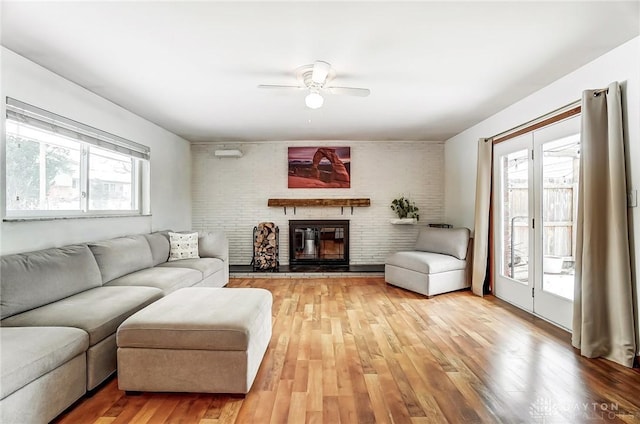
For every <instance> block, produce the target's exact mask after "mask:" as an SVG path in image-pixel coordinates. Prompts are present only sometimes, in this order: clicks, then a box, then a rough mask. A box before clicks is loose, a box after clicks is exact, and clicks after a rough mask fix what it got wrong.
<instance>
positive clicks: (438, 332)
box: [56, 277, 640, 424]
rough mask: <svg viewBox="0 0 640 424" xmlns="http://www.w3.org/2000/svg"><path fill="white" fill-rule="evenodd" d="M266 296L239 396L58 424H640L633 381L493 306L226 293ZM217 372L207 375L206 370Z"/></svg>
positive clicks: (140, 405)
mask: <svg viewBox="0 0 640 424" xmlns="http://www.w3.org/2000/svg"><path fill="white" fill-rule="evenodd" d="M229 287H263V288H266V289H269V290H270V291H271V292H272V293H273V295H274V306H273V337H272V339H271V343H270V345H269V349H268V351H267V354H266V356H265V358H264V360H263V362H262V365H261V367H260V371H259V373H258V376H257V378H256V380H255V382H254V384H253V387H252V389H251V392H250V393H249V394H248V395H247V396H246V397H244V398H243V397H242V396H229V395H209V394H172V393H169V394H166V393H143V394H142V395H140V396H126V395H125V394H124V392H121V391H119V390H118V388H117V380H116V379H112V380H110V381H109V382H107V384H105V385H104V387H102V388H101V389H100V390H99V391H98V393H96V394H95V395H94V396H93V397H90V398H84V399H83V400H81V401H80V402H79V403H78V404H77V405H76V406H75V407H74V408H73V409H71V410H70V411H68V412H67V413H66V414H63V415H62V416H60V417H59V418H58V420H57V421H56V422H58V423H61V424H62V423H65V424H66V423H73V424H77V423H96V424H120V423H200V424H214V423H259V424H261V423H296V424H297V423H330V424H336V423H415V424H422V423H536V422H538V423H590V422H593V423H598V422H620V423H621V422H626V423H638V422H640V396H639V395H638V393H640V373H638V371H637V370H630V369H626V368H624V367H621V366H618V365H616V364H613V363H611V362H608V361H605V360H588V359H585V358H582V357H580V356H579V355H578V354H577V352H576V351H575V350H574V349H573V348H572V347H571V346H570V341H569V340H570V337H569V334H568V333H566V332H564V331H562V330H560V329H558V328H556V327H554V326H552V325H550V324H548V323H546V322H544V321H542V320H540V319H537V318H535V317H532V316H530V315H528V314H526V313H524V312H521V311H519V310H518V309H516V308H513V307H512V306H510V305H508V304H506V303H504V302H502V301H500V300H497V299H495V298H493V297H491V296H490V297H488V298H484V299H481V298H478V297H475V296H472V295H471V294H470V293H469V292H457V293H450V294H445V295H440V296H436V297H434V298H432V299H425V298H424V297H422V296H420V295H417V294H414V293H411V292H408V291H405V290H402V289H399V288H395V287H393V286H388V285H386V284H385V283H384V280H383V279H382V278H380V277H375V278H331V279H232V280H231V281H230V283H229ZM212 365H213V366H215V364H212Z"/></svg>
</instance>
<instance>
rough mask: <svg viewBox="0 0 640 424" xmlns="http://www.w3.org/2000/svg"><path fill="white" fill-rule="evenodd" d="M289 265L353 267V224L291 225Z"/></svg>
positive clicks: (319, 222) (295, 222)
mask: <svg viewBox="0 0 640 424" xmlns="http://www.w3.org/2000/svg"><path fill="white" fill-rule="evenodd" d="M289 264H290V265H321V266H323V265H326V266H332V267H334V266H349V220H342V219H341V220H325V219H321V220H291V221H289Z"/></svg>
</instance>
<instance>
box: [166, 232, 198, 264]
mask: <svg viewBox="0 0 640 424" xmlns="http://www.w3.org/2000/svg"><path fill="white" fill-rule="evenodd" d="M169 244H170V245H171V250H170V251H169V262H170V261H178V260H180V259H190V258H199V257H200V256H198V233H188V234H182V233H171V232H170V233H169Z"/></svg>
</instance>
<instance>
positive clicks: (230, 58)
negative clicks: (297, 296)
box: [1, 0, 640, 141]
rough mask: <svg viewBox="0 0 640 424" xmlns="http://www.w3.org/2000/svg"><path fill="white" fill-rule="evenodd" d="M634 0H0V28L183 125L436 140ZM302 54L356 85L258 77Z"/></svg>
mask: <svg viewBox="0 0 640 424" xmlns="http://www.w3.org/2000/svg"><path fill="white" fill-rule="evenodd" d="M639 6H640V2H639V1H632V2H614V1H601V2H598V1H586V2H578V1H571V2H562V3H560V2H552V1H543V2H504V1H502V2H481V1H471V2H456V1H448V2H445V1H442V2H406V3H405V2H402V3H401V2H392V1H388V2H344V1H339V2H326V1H325V2H271V1H261V2H251V3H250V2H212V1H208V2H207V1H200V2H184V1H156V2H154V1H139V2H136V1H125V2H109V1H91V2H89V1H70V2H62V1H46V2H28V1H7V0H2V11H1V19H2V22H1V23H2V33H1V36H2V39H1V40H2V44H3V45H4V46H5V47H7V48H9V49H10V50H13V51H15V52H17V53H19V54H20V55H22V56H25V57H27V58H29V59H31V60H33V61H34V62H36V63H38V64H40V65H42V66H44V67H46V68H48V69H50V70H51V71H53V72H55V73H57V74H60V75H62V76H63V77H65V78H67V79H69V80H71V81H74V82H76V83H78V84H80V85H81V86H84V87H86V88H87V89H89V90H91V91H93V92H94V93H97V94H99V95H100V96H102V97H105V98H107V99H109V100H111V101H113V102H114V103H117V104H119V105H121V106H123V107H125V108H126V109H128V110H130V111H132V112H134V113H136V114H138V115H140V116H142V117H145V118H147V119H148V120H150V121H152V122H155V123H157V124H158V125H160V126H162V127H164V128H166V129H168V130H170V131H172V132H174V133H176V134H178V135H181V136H183V137H184V138H186V139H188V140H191V141H235V140H238V141H253V140H446V139H448V138H450V137H451V136H453V135H455V134H457V133H459V132H460V131H463V130H464V129H466V128H468V127H470V126H472V125H473V124H475V123H477V122H479V121H481V120H483V119H484V118H487V117H488V116H491V115H492V114H494V113H496V112H498V111H500V110H501V109H503V108H505V107H506V106H508V105H510V104H512V103H514V102H515V101H517V100H519V99H522V98H523V97H525V96H527V95H528V94H530V93H532V92H534V91H536V90H538V89H540V88H542V87H544V86H546V85H548V84H549V83H551V82H552V81H554V80H556V79H558V78H559V77H561V76H563V75H566V74H567V73H569V72H571V71H573V70H575V69H577V68H579V67H580V66H582V65H584V64H586V63H588V62H589V61H591V60H593V59H595V58H596V57H598V56H600V55H602V54H603V53H605V52H607V51H609V50H611V49H612V48H614V47H616V46H618V45H620V44H622V43H623V42H625V41H627V40H629V39H631V38H633V37H635V36H637V35H638V34H639V33H640V21H639V15H640V7H639ZM315 60H324V61H327V62H329V63H331V64H332V66H333V68H334V69H335V70H336V72H337V77H336V79H335V80H334V85H338V86H354V87H366V88H369V89H371V95H370V96H369V97H366V98H361V97H347V96H337V95H328V96H327V97H326V98H325V104H324V106H323V107H322V108H321V109H317V110H310V109H308V108H306V107H305V104H304V96H305V93H304V92H302V91H300V92H298V91H292V92H288V91H286V92H279V91H276V90H260V89H258V88H257V85H258V84H285V85H287V84H295V83H296V82H297V81H296V80H295V69H296V68H297V67H299V66H301V65H305V64H309V63H313V62H314V61H315ZM577 97H579V94H578V93H576V98H577ZM558 106H562V105H558Z"/></svg>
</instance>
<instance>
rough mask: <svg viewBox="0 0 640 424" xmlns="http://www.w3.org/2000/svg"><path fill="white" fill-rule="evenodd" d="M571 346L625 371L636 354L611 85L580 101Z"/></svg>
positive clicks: (617, 101) (617, 98)
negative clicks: (615, 364) (619, 366)
mask: <svg viewBox="0 0 640 424" xmlns="http://www.w3.org/2000/svg"><path fill="white" fill-rule="evenodd" d="M580 151H581V153H580V181H579V185H578V222H577V240H576V241H577V246H576V280H575V281H576V282H575V284H576V285H575V298H574V304H573V335H572V343H573V346H575V347H576V348H578V349H580V353H581V354H582V355H583V356H586V357H589V358H596V357H603V358H606V359H609V360H612V361H614V362H617V363H619V364H622V365H624V366H627V367H631V366H633V359H634V357H635V353H636V341H635V330H634V321H633V299H632V286H631V284H632V282H631V281H632V280H631V259H630V254H629V235H628V234H629V231H628V223H627V199H626V192H627V184H626V174H625V156H624V143H623V131H622V101H621V95H620V86H619V84H618V83H617V82H615V83H612V84H610V85H609V87H608V89H606V90H587V91H585V92H584V93H583V95H582V132H581V147H580Z"/></svg>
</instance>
